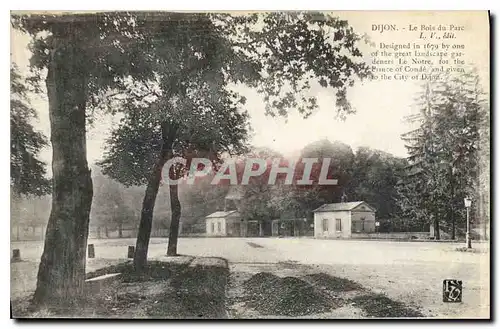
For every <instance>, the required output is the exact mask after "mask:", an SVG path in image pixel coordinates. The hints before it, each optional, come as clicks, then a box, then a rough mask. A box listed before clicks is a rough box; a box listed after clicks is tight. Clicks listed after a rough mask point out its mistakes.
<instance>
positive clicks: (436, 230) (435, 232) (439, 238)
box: [434, 217, 441, 240]
mask: <svg viewBox="0 0 500 329" xmlns="http://www.w3.org/2000/svg"><path fill="white" fill-rule="evenodd" d="M438 218H439V217H436V219H435V220H434V234H435V236H436V240H441V234H440V233H439V219H438Z"/></svg>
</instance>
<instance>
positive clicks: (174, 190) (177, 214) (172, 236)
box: [167, 184, 181, 256]
mask: <svg viewBox="0 0 500 329" xmlns="http://www.w3.org/2000/svg"><path fill="white" fill-rule="evenodd" d="M169 189H170V209H171V211H172V216H171V221H170V232H169V234H168V247H167V256H177V240H178V238H179V222H180V218H181V203H180V201H179V193H178V187H177V185H175V184H171V185H170V186H169Z"/></svg>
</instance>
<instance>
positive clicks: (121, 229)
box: [118, 223, 123, 239]
mask: <svg viewBox="0 0 500 329" xmlns="http://www.w3.org/2000/svg"><path fill="white" fill-rule="evenodd" d="M118 237H119V238H120V239H121V238H123V223H119V224H118Z"/></svg>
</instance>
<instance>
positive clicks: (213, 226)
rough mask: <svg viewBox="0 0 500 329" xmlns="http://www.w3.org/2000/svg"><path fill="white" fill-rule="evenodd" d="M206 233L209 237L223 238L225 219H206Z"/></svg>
mask: <svg viewBox="0 0 500 329" xmlns="http://www.w3.org/2000/svg"><path fill="white" fill-rule="evenodd" d="M206 225H207V226H206V232H207V235H209V236H225V235H226V219H225V218H207V219H206Z"/></svg>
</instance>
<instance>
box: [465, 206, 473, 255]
mask: <svg viewBox="0 0 500 329" xmlns="http://www.w3.org/2000/svg"><path fill="white" fill-rule="evenodd" d="M464 204H465V208H466V209H467V232H466V233H465V243H466V244H467V248H468V249H471V248H472V243H471V240H470V218H469V216H470V207H471V205H472V200H471V199H469V198H468V197H466V198H465V199H464Z"/></svg>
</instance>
